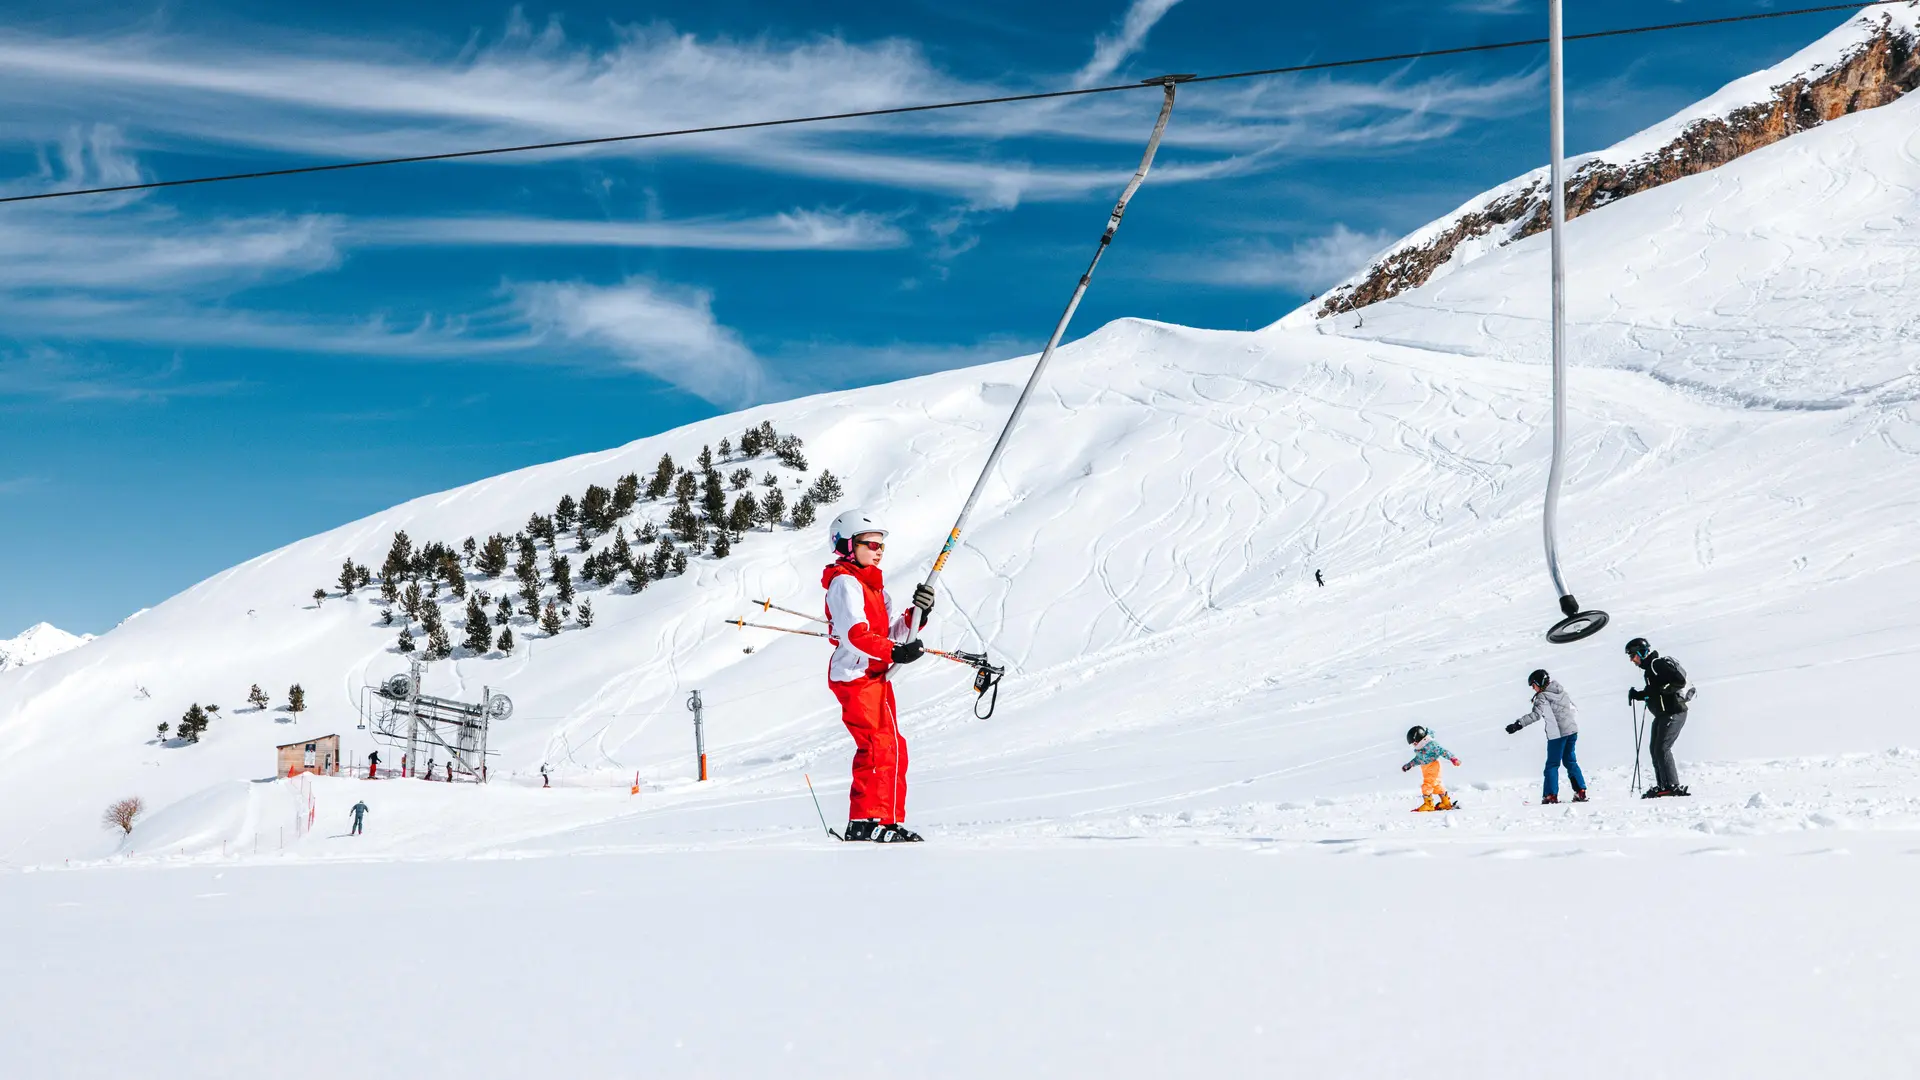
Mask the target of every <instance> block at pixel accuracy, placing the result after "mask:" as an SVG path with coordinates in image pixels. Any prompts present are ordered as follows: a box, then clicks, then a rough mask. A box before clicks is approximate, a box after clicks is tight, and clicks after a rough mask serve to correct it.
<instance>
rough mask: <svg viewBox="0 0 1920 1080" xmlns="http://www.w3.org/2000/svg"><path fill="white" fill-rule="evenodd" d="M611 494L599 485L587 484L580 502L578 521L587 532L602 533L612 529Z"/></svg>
mask: <svg viewBox="0 0 1920 1080" xmlns="http://www.w3.org/2000/svg"><path fill="white" fill-rule="evenodd" d="M612 511H613V492H611V491H608V490H607V489H606V488H603V487H601V486H600V485H599V484H588V485H587V493H586V495H585V496H584V497H583V498H581V500H580V521H581V522H582V523H583V524H585V525H586V527H587V530H588V531H589V532H594V533H603V532H606V531H607V530H608V529H611V528H613V516H612Z"/></svg>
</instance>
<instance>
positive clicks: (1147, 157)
mask: <svg viewBox="0 0 1920 1080" xmlns="http://www.w3.org/2000/svg"><path fill="white" fill-rule="evenodd" d="M1191 78H1193V76H1192V75H1159V76H1155V77H1154V78H1151V79H1142V80H1140V81H1141V82H1144V83H1159V84H1160V85H1161V87H1163V88H1164V89H1165V91H1166V99H1165V100H1164V101H1162V102H1161V104H1160V118H1159V119H1158V120H1155V121H1154V123H1153V135H1152V136H1151V137H1149V138H1148V139H1147V151H1146V153H1145V154H1142V155H1141V157H1140V167H1139V168H1138V169H1136V170H1135V171H1134V174H1133V179H1131V180H1129V181H1127V186H1126V188H1125V190H1123V191H1121V192H1120V201H1119V202H1117V203H1115V204H1114V207H1113V213H1112V214H1110V215H1108V217H1107V231H1106V232H1103V233H1101V234H1100V246H1099V247H1097V248H1095V249H1094V252H1093V261H1092V262H1091V263H1088V264H1087V272H1086V273H1084V274H1081V275H1080V282H1079V284H1077V285H1075V286H1074V288H1073V298H1072V299H1071V300H1068V301H1067V310H1065V311H1064V312H1061V314H1060V321H1059V322H1058V323H1056V324H1054V327H1053V336H1052V337H1050V338H1048V339H1047V347H1046V348H1045V349H1042V350H1041V351H1040V362H1039V363H1037V364H1035V365H1033V374H1031V375H1029V376H1027V385H1026V388H1025V389H1023V390H1021V391H1020V399H1019V400H1018V401H1015V402H1014V403H1013V413H1012V414H1011V415H1010V416H1008V417H1007V426H1006V427H1003V428H1001V429H1000V438H999V440H998V441H997V442H995V443H994V444H993V452H992V453H990V454H988V455H987V463H986V465H985V466H984V467H983V468H982V469H981V470H980V478H979V479H978V480H975V481H974V482H973V492H972V493H971V494H969V495H968V496H967V503H966V505H965V506H962V507H961V508H960V516H959V517H958V518H957V519H955V521H954V523H953V531H952V532H950V533H948V534H947V543H946V546H945V547H942V548H941V549H940V555H939V557H938V558H936V559H934V560H933V569H931V570H929V571H927V580H926V585H927V587H928V588H932V587H933V583H934V581H935V580H937V579H938V578H939V577H940V571H942V570H945V569H946V568H947V557H948V556H950V555H952V554H953V549H954V548H955V547H957V546H959V543H960V532H961V530H962V529H964V528H966V525H967V518H969V517H970V516H972V514H973V507H974V504H975V503H978V502H979V501H980V493H981V492H982V491H984V490H985V489H986V486H987V477H989V476H991V475H993V467H994V466H995V465H998V464H999V463H1000V455H1001V454H1002V453H1003V452H1005V451H1006V449H1007V440H1008V439H1010V438H1011V437H1012V436H1013V428H1014V425H1016V424H1018V423H1019V422H1020V414H1021V413H1023V412H1025V411H1026V408H1027V399H1028V398H1030V397H1032V396H1033V388H1034V387H1036V386H1038V385H1039V384H1040V376H1041V375H1042V374H1043V373H1044V372H1045V371H1046V370H1047V364H1048V363H1049V362H1050V361H1052V359H1053V351H1054V349H1056V348H1058V347H1059V345H1060V339H1061V338H1062V337H1064V336H1065V335H1066V332H1067V324H1068V323H1070V322H1072V321H1073V313H1074V311H1075V309H1077V308H1079V306H1080V299H1081V298H1082V297H1084V296H1086V295H1087V284H1088V283H1089V282H1091V281H1092V280H1093V271H1094V269H1095V268H1096V267H1098V266H1099V265H1100V256H1102V255H1105V254H1106V253H1107V245H1109V244H1111V243H1113V234H1114V233H1116V232H1119V231H1120V218H1121V217H1122V216H1123V215H1125V214H1126V212H1127V202H1128V201H1129V200H1131V199H1132V198H1133V193H1134V192H1136V191H1139V190H1140V185H1141V184H1143V183H1145V182H1146V180H1147V171H1148V170H1149V169H1151V168H1153V155H1154V154H1155V153H1157V152H1158V151H1159V149H1160V137H1161V136H1162V135H1164V134H1166V130H1167V118H1168V117H1170V116H1172V115H1173V95H1174V88H1175V87H1176V86H1178V85H1179V84H1180V83H1183V82H1186V81H1187V80H1188V79H1191ZM919 621H920V612H919V609H918V608H914V609H912V610H910V611H909V612H908V613H907V628H908V630H909V631H911V632H914V633H917V632H918V631H919V629H920V627H919ZM888 674H892V672H891V670H889V672H888Z"/></svg>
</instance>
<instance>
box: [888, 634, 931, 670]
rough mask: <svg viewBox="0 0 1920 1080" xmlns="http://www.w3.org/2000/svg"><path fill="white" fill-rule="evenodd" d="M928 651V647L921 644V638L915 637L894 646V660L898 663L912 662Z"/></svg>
mask: <svg viewBox="0 0 1920 1080" xmlns="http://www.w3.org/2000/svg"><path fill="white" fill-rule="evenodd" d="M926 651H927V647H926V646H925V645H922V644H920V639H919V638H915V639H913V640H912V641H909V642H907V643H906V644H904V645H895V646H894V647H893V662H894V663H896V664H911V663H913V662H914V661H915V660H918V659H920V657H921V656H922V655H923V654H924V653H925V652H926Z"/></svg>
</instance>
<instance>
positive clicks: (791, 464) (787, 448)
mask: <svg viewBox="0 0 1920 1080" xmlns="http://www.w3.org/2000/svg"><path fill="white" fill-rule="evenodd" d="M800 447H801V442H800V436H798V435H788V436H787V437H786V438H784V439H781V440H780V444H779V445H778V446H776V447H775V448H774V451H773V453H774V456H776V457H778V458H779V459H780V464H782V465H785V466H786V467H787V468H789V469H798V470H799V471H801V472H806V471H807V455H806V454H804V453H802V452H801V450H800Z"/></svg>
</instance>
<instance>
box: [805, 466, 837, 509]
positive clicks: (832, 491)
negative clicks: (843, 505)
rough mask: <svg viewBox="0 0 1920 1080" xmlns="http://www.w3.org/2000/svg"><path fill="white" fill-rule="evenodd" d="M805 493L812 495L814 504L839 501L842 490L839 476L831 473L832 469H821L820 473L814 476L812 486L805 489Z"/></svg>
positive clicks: (822, 504) (820, 504) (819, 504)
mask: <svg viewBox="0 0 1920 1080" xmlns="http://www.w3.org/2000/svg"><path fill="white" fill-rule="evenodd" d="M807 494H808V495H811V496H813V501H814V505H816V506H824V505H827V504H829V503H836V502H839V501H840V496H841V495H842V494H844V492H842V491H841V490H840V478H839V477H837V476H835V475H833V470H831V469H821V470H820V475H819V476H817V477H814V480H813V486H812V487H810V488H808V489H807Z"/></svg>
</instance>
